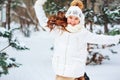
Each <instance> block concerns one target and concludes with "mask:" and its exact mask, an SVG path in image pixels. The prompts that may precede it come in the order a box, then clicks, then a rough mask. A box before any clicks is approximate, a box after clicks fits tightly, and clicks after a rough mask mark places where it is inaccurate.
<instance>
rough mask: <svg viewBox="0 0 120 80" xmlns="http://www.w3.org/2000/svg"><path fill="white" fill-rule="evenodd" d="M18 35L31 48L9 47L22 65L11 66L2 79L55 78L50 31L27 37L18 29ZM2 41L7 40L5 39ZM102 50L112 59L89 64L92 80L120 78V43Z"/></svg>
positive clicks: (12, 55) (115, 79)
mask: <svg viewBox="0 0 120 80" xmlns="http://www.w3.org/2000/svg"><path fill="white" fill-rule="evenodd" d="M16 36H17V37H18V39H19V40H20V41H22V42H23V43H25V45H26V46H28V47H29V48H30V50H26V51H17V50H15V49H13V48H11V47H9V48H8V49H7V50H6V52H7V53H9V55H10V56H11V57H15V58H16V60H17V62H18V63H20V64H22V65H21V66H20V67H19V68H11V69H10V71H9V74H8V75H2V77H0V80H55V74H54V72H53V70H52V64H51V59H52V55H53V51H51V50H50V48H51V47H52V44H53V38H51V36H50V35H49V32H44V31H42V30H40V31H39V32H33V33H32V34H31V37H30V38H27V37H24V36H23V35H22V34H21V33H20V32H19V31H18V32H16ZM0 39H1V38H0ZM2 41H3V42H5V41H4V40H2ZM6 44H7V43H4V44H1V43H0V45H4V46H5V45H6ZM0 49H1V47H0ZM109 49H115V50H116V51H118V53H117V54H112V53H110V51H109ZM100 51H101V52H102V53H107V54H109V57H110V60H104V61H103V63H102V64H101V65H88V66H87V67H86V72H87V74H88V76H89V77H90V80H119V79H120V70H119V69H120V61H119V59H120V45H116V46H114V47H111V48H106V49H104V50H100Z"/></svg>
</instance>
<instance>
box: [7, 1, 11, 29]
mask: <svg viewBox="0 0 120 80" xmlns="http://www.w3.org/2000/svg"><path fill="white" fill-rule="evenodd" d="M10 7H11V0H8V4H7V10H8V11H7V14H6V15H7V23H8V30H9V29H10V21H11V20H10Z"/></svg>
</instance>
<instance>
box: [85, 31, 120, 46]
mask: <svg viewBox="0 0 120 80" xmlns="http://www.w3.org/2000/svg"><path fill="white" fill-rule="evenodd" d="M86 35H88V37H87V42H88V43H94V44H117V43H118V42H119V40H120V35H117V36H108V35H103V34H102V35H97V34H95V33H91V32H90V31H87V33H86Z"/></svg>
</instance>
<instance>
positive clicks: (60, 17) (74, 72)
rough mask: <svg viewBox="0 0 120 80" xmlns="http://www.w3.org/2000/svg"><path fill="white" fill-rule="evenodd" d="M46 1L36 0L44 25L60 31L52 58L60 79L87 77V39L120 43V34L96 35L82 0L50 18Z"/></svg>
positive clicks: (56, 32) (36, 9)
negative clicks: (86, 18) (87, 26)
mask: <svg viewBox="0 0 120 80" xmlns="http://www.w3.org/2000/svg"><path fill="white" fill-rule="evenodd" d="M44 2H45V1H44V0H37V1H36V3H35V12H36V15H37V17H38V20H39V23H40V25H41V26H42V27H43V28H44V29H46V30H48V31H50V32H55V34H57V36H56V37H55V41H54V55H53V59H52V65H53V69H54V71H55V73H56V80H85V78H84V73H85V66H86V58H87V54H88V52H87V43H95V44H113V43H115V44H117V43H118V42H119V38H120V36H106V35H96V34H93V33H91V32H89V31H88V30H86V29H85V28H84V15H83V13H82V8H83V3H82V2H81V1H80V0H73V2H72V3H71V6H70V7H69V9H68V10H67V12H66V13H64V12H58V13H57V15H53V16H51V17H50V18H49V19H47V17H46V15H45V13H44V11H43V7H42V4H44Z"/></svg>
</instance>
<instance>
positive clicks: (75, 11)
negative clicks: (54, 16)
mask: <svg viewBox="0 0 120 80" xmlns="http://www.w3.org/2000/svg"><path fill="white" fill-rule="evenodd" d="M69 16H76V17H78V18H79V20H80V24H84V15H83V13H82V10H81V9H80V8H79V7H78V6H70V7H69V9H68V10H67V12H66V14H65V17H66V18H67V17H69Z"/></svg>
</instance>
